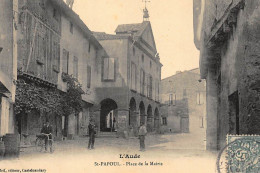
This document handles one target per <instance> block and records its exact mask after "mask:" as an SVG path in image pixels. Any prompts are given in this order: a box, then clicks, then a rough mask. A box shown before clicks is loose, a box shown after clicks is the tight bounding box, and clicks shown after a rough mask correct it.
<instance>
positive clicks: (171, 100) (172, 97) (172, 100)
mask: <svg viewBox="0 0 260 173" xmlns="http://www.w3.org/2000/svg"><path fill="white" fill-rule="evenodd" d="M169 105H176V94H175V93H171V94H169Z"/></svg>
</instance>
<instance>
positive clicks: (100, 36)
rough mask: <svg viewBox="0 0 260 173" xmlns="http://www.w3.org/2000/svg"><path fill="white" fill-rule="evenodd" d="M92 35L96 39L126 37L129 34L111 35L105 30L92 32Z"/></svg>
mask: <svg viewBox="0 0 260 173" xmlns="http://www.w3.org/2000/svg"><path fill="white" fill-rule="evenodd" d="M93 35H94V36H95V37H96V39H97V40H116V39H127V38H128V37H129V35H113V34H107V33H105V32H93Z"/></svg>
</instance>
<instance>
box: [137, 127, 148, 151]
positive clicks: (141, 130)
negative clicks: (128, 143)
mask: <svg viewBox="0 0 260 173" xmlns="http://www.w3.org/2000/svg"><path fill="white" fill-rule="evenodd" d="M146 134H147V130H146V127H145V124H144V123H143V122H141V126H140V128H139V134H138V135H139V140H140V151H145V143H144V141H145V135H146Z"/></svg>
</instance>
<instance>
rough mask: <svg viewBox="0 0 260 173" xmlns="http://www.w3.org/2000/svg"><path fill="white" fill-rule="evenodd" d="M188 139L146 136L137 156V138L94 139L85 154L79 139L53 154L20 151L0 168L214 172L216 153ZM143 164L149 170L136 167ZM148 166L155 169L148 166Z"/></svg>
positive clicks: (61, 145)
mask: <svg viewBox="0 0 260 173" xmlns="http://www.w3.org/2000/svg"><path fill="white" fill-rule="evenodd" d="M192 139H193V138H191V135H190V134H165V135H149V136H147V138H146V151H145V152H140V151H139V141H138V139H137V138H130V139H123V138H96V143H95V149H94V150H87V142H88V138H79V139H77V140H67V141H61V142H56V148H55V152H54V153H53V154H50V153H39V152H36V151H35V148H34V147H31V148H27V149H24V151H23V152H21V155H20V158H19V159H14V160H6V161H1V163H0V165H1V168H6V169H7V168H9V169H10V168H12V169H15V168H16V169H18V168H19V169H22V168H23V169H46V171H47V172H90V170H95V172H103V171H104V170H106V171H112V170H113V172H122V170H127V171H130V172H131V170H132V171H134V172H138V171H140V172H143V171H149V172H161V171H162V170H167V171H175V172H177V173H190V172H199V173H203V172H205V173H210V172H215V169H216V166H215V163H216V158H217V156H216V155H217V153H211V152H207V151H204V150H199V149H198V148H197V149H196V148H195V147H194V146H196V142H194V140H192ZM192 144H193V145H192ZM185 148H186V149H185ZM120 154H129V155H135V154H137V155H140V158H131V159H128V158H120ZM145 161H146V162H147V163H149V166H139V165H138V163H139V162H142V163H143V164H144V162H145ZM95 162H97V163H99V164H101V163H102V164H105V162H119V164H120V165H121V166H117V168H118V169H114V168H115V167H114V166H104V165H102V166H101V165H99V166H94V164H95ZM127 162H130V163H127ZM150 162H154V164H155V165H153V166H152V165H150ZM134 164H137V165H134ZM156 164H157V165H156ZM160 164H163V165H160ZM130 165H131V166H130ZM136 167H138V169H136ZM75 169H76V170H75ZM91 172H92V171H91Z"/></svg>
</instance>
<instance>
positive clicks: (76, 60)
mask: <svg viewBox="0 0 260 173" xmlns="http://www.w3.org/2000/svg"><path fill="white" fill-rule="evenodd" d="M73 76H74V77H75V78H78V58H77V57H75V56H74V59H73Z"/></svg>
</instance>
